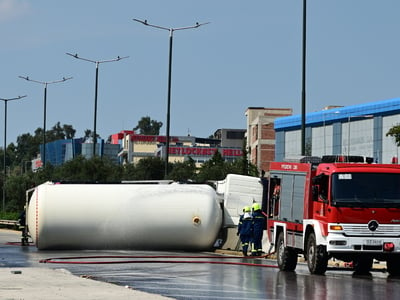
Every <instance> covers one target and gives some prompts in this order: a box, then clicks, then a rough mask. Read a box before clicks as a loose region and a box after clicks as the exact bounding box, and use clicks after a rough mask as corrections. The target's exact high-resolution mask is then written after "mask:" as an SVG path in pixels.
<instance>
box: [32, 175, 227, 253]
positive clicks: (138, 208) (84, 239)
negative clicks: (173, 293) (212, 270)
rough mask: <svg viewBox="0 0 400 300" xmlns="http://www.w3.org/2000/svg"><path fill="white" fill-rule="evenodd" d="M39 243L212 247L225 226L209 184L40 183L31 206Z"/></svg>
mask: <svg viewBox="0 0 400 300" xmlns="http://www.w3.org/2000/svg"><path fill="white" fill-rule="evenodd" d="M27 224H28V230H29V233H30V235H31V237H32V239H33V241H34V242H35V245H36V247H37V248H38V249H41V250H42V249H115V250H117V249H149V250H150V249H153V250H165V249H171V250H172V249H173V250H207V249H210V248H212V246H213V244H214V242H215V240H216V238H217V235H218V232H219V230H220V228H221V226H222V210H221V207H220V204H219V203H218V200H217V198H216V193H215V191H214V190H213V189H212V188H211V187H210V186H208V185H186V184H177V183H172V184H132V183H122V184H57V183H52V182H47V183H44V184H42V185H39V186H37V187H36V188H35V189H34V191H33V193H32V195H31V198H30V201H29V204H28V208H27Z"/></svg>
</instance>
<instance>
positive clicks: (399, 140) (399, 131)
mask: <svg viewBox="0 0 400 300" xmlns="http://www.w3.org/2000/svg"><path fill="white" fill-rule="evenodd" d="M386 136H391V137H394V141H395V143H396V145H397V146H398V147H400V124H397V125H395V126H393V127H392V128H390V129H389V131H388V132H387V133H386Z"/></svg>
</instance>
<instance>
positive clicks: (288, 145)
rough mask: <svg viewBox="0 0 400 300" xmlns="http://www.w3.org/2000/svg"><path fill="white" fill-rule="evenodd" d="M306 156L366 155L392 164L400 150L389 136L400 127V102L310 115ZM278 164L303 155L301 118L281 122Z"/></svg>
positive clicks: (339, 109)
mask: <svg viewBox="0 0 400 300" xmlns="http://www.w3.org/2000/svg"><path fill="white" fill-rule="evenodd" d="M305 119H306V129H305V146H306V154H307V155H313V156H322V155H341V154H343V155H363V156H369V157H373V158H374V160H375V161H376V162H380V163H391V162H392V159H393V157H398V155H399V147H397V145H396V144H395V141H394V138H393V137H390V136H386V133H387V132H388V131H389V129H390V128H392V127H393V126H395V125H399V124H400V98H395V99H389V100H383V101H376V102H371V103H365V104H360V105H352V106H346V107H334V108H330V109H325V110H322V111H318V112H312V113H308V114H306V118H305ZM274 128H275V132H276V145H275V160H276V161H279V160H283V159H284V158H285V157H290V156H298V155H300V154H301V115H294V116H289V117H282V118H277V119H276V120H275V124H274Z"/></svg>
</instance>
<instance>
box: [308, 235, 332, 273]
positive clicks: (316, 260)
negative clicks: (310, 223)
mask: <svg viewBox="0 0 400 300" xmlns="http://www.w3.org/2000/svg"><path fill="white" fill-rule="evenodd" d="M306 251H307V252H306V253H307V265H308V270H309V271H310V273H311V274H319V275H323V274H324V273H325V272H326V269H327V267H328V255H327V253H326V250H325V247H324V246H321V245H319V246H318V245H317V241H316V239H315V234H314V233H313V232H312V233H310V235H309V236H308V239H307V249H306Z"/></svg>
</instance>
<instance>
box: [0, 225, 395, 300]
mask: <svg viewBox="0 0 400 300" xmlns="http://www.w3.org/2000/svg"><path fill="white" fill-rule="evenodd" d="M5 239H9V240H7V241H5ZM11 239H12V240H11ZM18 241H19V236H16V235H15V234H14V235H6V236H4V234H3V233H2V232H1V231H0V262H1V264H0V266H2V267H8V268H10V267H37V268H52V269H67V270H69V271H70V272H71V273H73V274H75V275H77V276H81V277H86V278H92V279H95V280H98V281H103V282H110V283H114V284H116V285H121V286H125V287H129V288H132V289H134V290H139V291H144V292H148V293H152V294H158V295H163V296H167V297H171V298H175V299H231V300H232V299H307V300H309V299H315V300H317V299H318V300H321V299H397V298H398V296H399V295H400V279H399V278H389V277H388V275H387V273H385V272H384V271H382V270H381V269H380V270H374V271H373V272H371V274H370V275H367V276H362V277H357V276H355V275H354V274H353V272H352V271H351V270H336V269H329V270H328V271H327V272H326V275H325V276H316V275H310V274H309V272H308V270H307V267H306V265H304V264H302V263H299V265H298V267H297V269H296V272H288V273H286V272H280V271H279V270H278V269H277V268H276V262H275V261H274V260H268V259H265V258H257V259H252V258H241V257H235V258H226V256H224V255H220V254H217V253H205V252H202V253H197V252H196V253H193V252H149V251H148V252H146V251H38V250H37V249H36V248H35V247H34V246H26V247H21V246H19V245H18V243H15V244H14V243H10V242H18ZM41 261H47V262H46V263H43V262H41Z"/></svg>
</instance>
